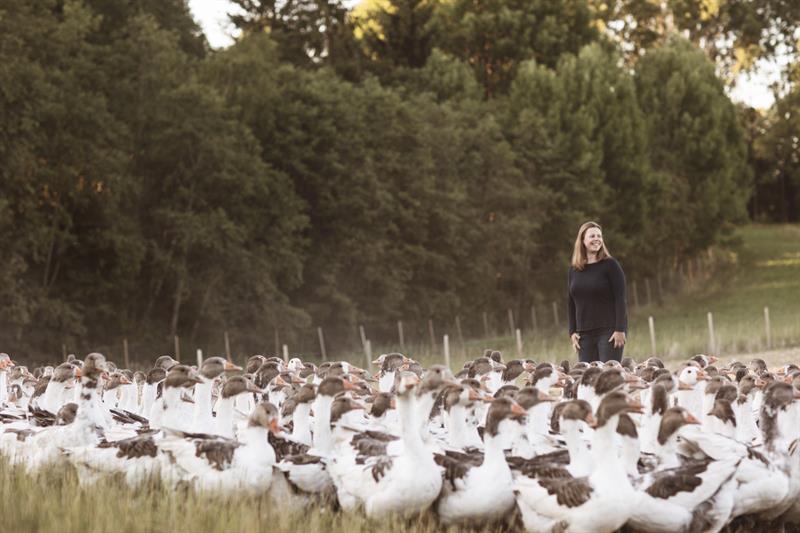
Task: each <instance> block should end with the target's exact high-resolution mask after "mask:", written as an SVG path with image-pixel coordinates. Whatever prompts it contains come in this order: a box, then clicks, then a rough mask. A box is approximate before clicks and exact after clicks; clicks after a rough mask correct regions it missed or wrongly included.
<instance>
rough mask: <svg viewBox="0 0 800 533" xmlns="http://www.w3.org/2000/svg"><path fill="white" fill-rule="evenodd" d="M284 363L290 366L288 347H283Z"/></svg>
mask: <svg viewBox="0 0 800 533" xmlns="http://www.w3.org/2000/svg"><path fill="white" fill-rule="evenodd" d="M283 362H284V363H286V364H289V347H288V346H287V345H285V344H284V345H283Z"/></svg>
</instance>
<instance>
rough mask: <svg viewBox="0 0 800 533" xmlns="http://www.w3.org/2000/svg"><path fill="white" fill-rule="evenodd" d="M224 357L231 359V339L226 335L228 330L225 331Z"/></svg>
mask: <svg viewBox="0 0 800 533" xmlns="http://www.w3.org/2000/svg"><path fill="white" fill-rule="evenodd" d="M225 357H226V358H227V359H228V361H231V362H232V360H231V339H230V337H228V332H227V331H226V332H225Z"/></svg>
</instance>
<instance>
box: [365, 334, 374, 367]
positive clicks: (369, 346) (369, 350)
mask: <svg viewBox="0 0 800 533" xmlns="http://www.w3.org/2000/svg"><path fill="white" fill-rule="evenodd" d="M364 357H365V358H366V359H367V369H368V370H369V373H370V374H372V341H371V340H369V339H367V340H366V341H364Z"/></svg>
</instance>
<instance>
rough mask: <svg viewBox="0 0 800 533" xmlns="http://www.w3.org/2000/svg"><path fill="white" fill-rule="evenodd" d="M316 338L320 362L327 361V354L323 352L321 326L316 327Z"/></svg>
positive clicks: (323, 339) (323, 337)
mask: <svg viewBox="0 0 800 533" xmlns="http://www.w3.org/2000/svg"><path fill="white" fill-rule="evenodd" d="M317 337H318V338H319V352H320V354H321V355H322V360H323V361H327V360H328V352H326V351H325V335H323V333H322V326H317Z"/></svg>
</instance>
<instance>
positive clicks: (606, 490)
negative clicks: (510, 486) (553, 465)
mask: <svg viewBox="0 0 800 533" xmlns="http://www.w3.org/2000/svg"><path fill="white" fill-rule="evenodd" d="M635 411H641V405H640V404H638V403H629V402H628V399H627V397H626V395H625V394H624V393H622V392H612V393H609V394H607V395H606V397H605V398H604V399H603V401H602V402H601V403H600V407H599V409H598V411H597V428H596V429H595V432H594V435H593V439H592V455H593V458H594V470H593V472H592V473H591V475H589V476H588V477H581V478H574V479H551V478H528V477H524V476H518V477H517V478H516V480H515V488H516V491H517V505H518V507H519V509H520V511H521V514H522V520H523V524H524V525H525V529H526V530H527V531H531V532H538V531H549V530H552V529H553V528H555V527H558V528H559V529H560V530H562V531H570V532H584V531H595V532H606V531H607V532H611V531H615V530H616V529H618V528H620V527H621V526H622V525H623V524H624V523H625V522H626V521H627V520H628V517H629V516H630V515H631V513H632V512H633V507H634V506H635V500H636V499H635V495H636V491H635V490H634V489H633V487H632V486H631V483H630V480H629V479H628V476H627V473H626V471H625V467H624V465H623V464H622V462H621V460H620V457H619V454H618V453H616V452H614V451H611V450H617V447H618V443H617V424H618V422H619V415H620V414H621V413H624V412H635Z"/></svg>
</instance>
